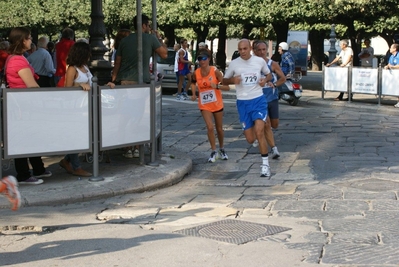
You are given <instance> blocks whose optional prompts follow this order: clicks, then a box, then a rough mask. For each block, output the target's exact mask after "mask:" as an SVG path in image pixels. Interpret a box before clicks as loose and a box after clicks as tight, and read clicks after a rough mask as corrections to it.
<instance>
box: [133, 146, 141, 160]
mask: <svg viewBox="0 0 399 267" xmlns="http://www.w3.org/2000/svg"><path fill="white" fill-rule="evenodd" d="M139 157H140V152H139V150H138V149H137V148H136V149H135V150H134V151H133V158H139Z"/></svg>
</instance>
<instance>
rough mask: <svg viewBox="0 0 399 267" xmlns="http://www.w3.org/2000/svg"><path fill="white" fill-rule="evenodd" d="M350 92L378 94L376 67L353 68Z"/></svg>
mask: <svg viewBox="0 0 399 267" xmlns="http://www.w3.org/2000/svg"><path fill="white" fill-rule="evenodd" d="M352 93H362V94H375V95H376V94H378V69H365V68H353V69H352Z"/></svg>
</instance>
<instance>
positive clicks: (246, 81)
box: [241, 73, 258, 85]
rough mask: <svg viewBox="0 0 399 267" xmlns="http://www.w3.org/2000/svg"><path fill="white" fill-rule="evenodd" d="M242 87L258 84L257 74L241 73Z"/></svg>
mask: <svg viewBox="0 0 399 267" xmlns="http://www.w3.org/2000/svg"><path fill="white" fill-rule="evenodd" d="M241 82H242V85H255V84H257V82H258V74H257V73H243V74H241Z"/></svg>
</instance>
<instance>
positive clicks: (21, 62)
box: [5, 27, 52, 184]
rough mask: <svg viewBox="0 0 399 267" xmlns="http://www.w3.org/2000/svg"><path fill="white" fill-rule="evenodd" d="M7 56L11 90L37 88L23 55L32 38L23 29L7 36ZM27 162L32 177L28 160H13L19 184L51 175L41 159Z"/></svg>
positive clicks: (18, 29) (32, 71)
mask: <svg viewBox="0 0 399 267" xmlns="http://www.w3.org/2000/svg"><path fill="white" fill-rule="evenodd" d="M8 39H9V42H10V47H9V54H10V56H9V57H8V58H7V61H6V66H5V69H6V79H7V82H8V85H9V87H10V88H11V89H17V88H35V87H39V85H38V84H37V82H36V79H35V71H34V70H33V68H32V66H30V65H29V62H28V60H27V59H26V58H25V57H24V56H23V53H24V52H26V51H27V50H29V49H30V48H31V43H32V37H31V35H30V31H29V30H28V29H27V28H25V27H17V28H14V29H12V30H11V33H10V36H9V38H8ZM29 162H30V164H31V165H32V168H33V176H32V175H31V174H30V171H29V165H28V158H19V159H14V165H15V170H16V171H17V180H18V182H19V183H20V184H41V183H43V180H42V179H40V178H44V177H50V176H51V175H52V173H51V172H50V171H46V169H45V168H44V164H43V161H42V158H41V157H30V158H29Z"/></svg>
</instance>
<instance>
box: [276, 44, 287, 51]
mask: <svg viewBox="0 0 399 267" xmlns="http://www.w3.org/2000/svg"><path fill="white" fill-rule="evenodd" d="M278 46H280V47H281V49H283V50H286V51H288V44H287V43H286V42H281V43H280V44H279V45H278Z"/></svg>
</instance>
